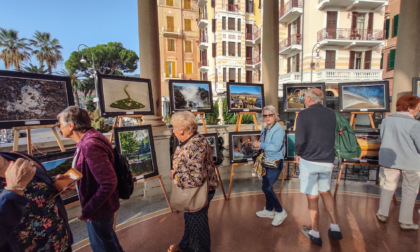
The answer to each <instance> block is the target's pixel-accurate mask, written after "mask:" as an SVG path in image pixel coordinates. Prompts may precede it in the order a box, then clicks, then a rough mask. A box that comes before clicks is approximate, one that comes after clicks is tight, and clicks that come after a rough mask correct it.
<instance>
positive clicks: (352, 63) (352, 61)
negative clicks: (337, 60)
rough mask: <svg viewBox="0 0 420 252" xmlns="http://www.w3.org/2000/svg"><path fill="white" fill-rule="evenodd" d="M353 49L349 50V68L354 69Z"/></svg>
mask: <svg viewBox="0 0 420 252" xmlns="http://www.w3.org/2000/svg"><path fill="white" fill-rule="evenodd" d="M354 53H355V52H354V51H350V61H349V69H354Z"/></svg>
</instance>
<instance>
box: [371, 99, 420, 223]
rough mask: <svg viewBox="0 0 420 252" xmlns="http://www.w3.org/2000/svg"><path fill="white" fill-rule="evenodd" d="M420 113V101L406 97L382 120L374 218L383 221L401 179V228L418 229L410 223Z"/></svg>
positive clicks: (418, 178) (418, 171)
mask: <svg viewBox="0 0 420 252" xmlns="http://www.w3.org/2000/svg"><path fill="white" fill-rule="evenodd" d="M419 111H420V98H418V97H417V96H414V95H411V94H406V95H403V96H401V97H400V98H399V99H398V100H397V113H395V114H392V115H390V116H388V117H387V118H385V119H384V120H383V121H382V125H381V137H382V143H381V148H380V149H379V164H380V165H381V171H380V172H381V173H380V174H381V177H382V178H383V181H382V182H381V184H382V188H381V189H382V191H381V199H380V203H379V210H378V212H377V213H376V217H377V218H378V220H379V221H381V222H386V219H387V217H388V212H389V205H390V203H391V199H392V196H393V195H394V192H395V189H396V188H397V185H398V181H399V178H400V174H402V176H403V182H402V199H401V206H400V216H399V222H400V228H401V229H409V230H410V229H411V230H417V229H418V228H419V226H418V225H417V224H414V223H413V210H414V204H415V200H416V196H417V192H418V189H419V182H420V167H419V163H420V122H419V121H417V120H415V117H416V116H417V114H418V113H419Z"/></svg>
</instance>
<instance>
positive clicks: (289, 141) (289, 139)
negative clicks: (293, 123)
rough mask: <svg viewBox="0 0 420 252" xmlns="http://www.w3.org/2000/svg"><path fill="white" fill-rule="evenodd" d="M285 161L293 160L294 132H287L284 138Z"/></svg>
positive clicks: (294, 156) (294, 157) (294, 154)
mask: <svg viewBox="0 0 420 252" xmlns="http://www.w3.org/2000/svg"><path fill="white" fill-rule="evenodd" d="M285 159H286V160H295V159H296V153H295V132H294V131H292V132H287V136H286V158H285Z"/></svg>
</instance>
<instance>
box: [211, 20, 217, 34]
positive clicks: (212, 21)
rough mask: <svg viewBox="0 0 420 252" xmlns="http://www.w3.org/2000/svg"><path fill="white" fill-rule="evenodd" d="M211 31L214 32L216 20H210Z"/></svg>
mask: <svg viewBox="0 0 420 252" xmlns="http://www.w3.org/2000/svg"><path fill="white" fill-rule="evenodd" d="M211 31H212V32H216V19H214V18H213V19H212V20H211Z"/></svg>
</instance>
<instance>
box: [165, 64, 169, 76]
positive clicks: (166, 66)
mask: <svg viewBox="0 0 420 252" xmlns="http://www.w3.org/2000/svg"><path fill="white" fill-rule="evenodd" d="M165 74H166V77H169V62H168V61H165Z"/></svg>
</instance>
